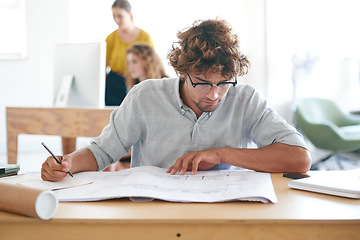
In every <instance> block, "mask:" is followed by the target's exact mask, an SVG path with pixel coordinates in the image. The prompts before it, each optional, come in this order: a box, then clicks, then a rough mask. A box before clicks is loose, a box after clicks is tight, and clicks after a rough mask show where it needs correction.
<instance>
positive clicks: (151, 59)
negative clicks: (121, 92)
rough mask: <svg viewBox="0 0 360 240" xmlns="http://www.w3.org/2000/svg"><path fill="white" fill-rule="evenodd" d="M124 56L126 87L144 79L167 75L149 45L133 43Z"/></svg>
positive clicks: (130, 86)
mask: <svg viewBox="0 0 360 240" xmlns="http://www.w3.org/2000/svg"><path fill="white" fill-rule="evenodd" d="M126 56H127V68H128V72H127V80H126V82H127V83H128V85H127V87H128V89H130V88H132V87H133V86H134V85H135V84H137V83H139V82H142V81H144V80H146V79H159V78H164V77H168V76H167V74H166V73H165V70H164V67H163V65H162V63H161V60H160V58H159V56H158V55H157V54H156V52H155V50H154V49H153V48H152V47H151V46H150V45H148V44H145V43H138V44H134V45H132V46H131V47H129V48H128V49H127V51H126Z"/></svg>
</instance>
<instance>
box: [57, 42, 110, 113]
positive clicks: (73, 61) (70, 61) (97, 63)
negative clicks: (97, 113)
mask: <svg viewBox="0 0 360 240" xmlns="http://www.w3.org/2000/svg"><path fill="white" fill-rule="evenodd" d="M54 63H55V65H54V73H55V75H54V96H55V101H54V106H55V107H95V108H102V107H104V106H105V74H106V73H105V70H106V43H105V42H97V43H79V44H59V45H56V47H55V61H54Z"/></svg>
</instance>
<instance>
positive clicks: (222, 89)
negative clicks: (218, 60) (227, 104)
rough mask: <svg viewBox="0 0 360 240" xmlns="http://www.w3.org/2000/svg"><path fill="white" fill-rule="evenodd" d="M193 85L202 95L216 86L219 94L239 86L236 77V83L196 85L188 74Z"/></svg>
mask: <svg viewBox="0 0 360 240" xmlns="http://www.w3.org/2000/svg"><path fill="white" fill-rule="evenodd" d="M187 75H188V77H189V79H190V82H191V85H192V86H193V87H194V88H195V90H196V91H198V92H201V93H208V92H209V91H210V90H211V88H212V87H213V86H214V87H215V86H216V89H217V91H218V92H219V93H225V92H226V91H227V90H229V88H230V86H231V85H233V86H235V85H236V84H237V79H236V77H235V81H234V82H220V83H217V84H212V83H194V82H193V81H192V80H191V77H190V75H189V74H187Z"/></svg>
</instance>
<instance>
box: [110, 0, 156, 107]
mask: <svg viewBox="0 0 360 240" xmlns="http://www.w3.org/2000/svg"><path fill="white" fill-rule="evenodd" d="M112 14H113V18H114V21H115V22H116V24H117V25H118V26H119V27H118V29H116V30H115V31H114V32H112V33H111V34H109V36H108V37H107V38H106V44H107V47H106V66H108V67H110V69H111V71H110V72H109V74H108V75H107V77H106V88H105V105H107V106H118V105H120V103H121V102H122V101H123V99H124V98H125V95H126V93H127V88H126V85H127V84H126V82H125V81H126V80H125V75H126V73H127V62H126V49H127V48H128V47H130V46H131V45H133V44H134V43H139V42H142V43H147V44H149V45H150V46H151V47H154V44H153V41H152V39H151V37H150V35H149V34H148V33H147V32H145V31H144V30H143V29H140V28H138V27H137V26H135V24H134V21H133V15H132V13H131V5H130V3H129V1H128V0H116V1H115V2H114V3H113V5H112Z"/></svg>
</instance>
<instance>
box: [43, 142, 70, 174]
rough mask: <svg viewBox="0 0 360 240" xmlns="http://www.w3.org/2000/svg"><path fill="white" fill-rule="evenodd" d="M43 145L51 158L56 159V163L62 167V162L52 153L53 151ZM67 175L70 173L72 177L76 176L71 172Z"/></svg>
mask: <svg viewBox="0 0 360 240" xmlns="http://www.w3.org/2000/svg"><path fill="white" fill-rule="evenodd" d="M41 145H43V146H44V148H45V149H46V150H47V151H48V152H49V153H50V154H51V156H52V157H53V158H54V159H55V161H56V162H57V163H58V164H60V165H62V164H61V161H60V160H59V159H58V158H57V157H56V156H55V154H53V153H52V151H51V150H50V149H49V148H48V147H47V146H46V145H45V143H43V142H42V143H41ZM67 173H68V174H69V175H70V176H71V177H74V176H73V175H72V174H71V172H70V171H68V172H67Z"/></svg>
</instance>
